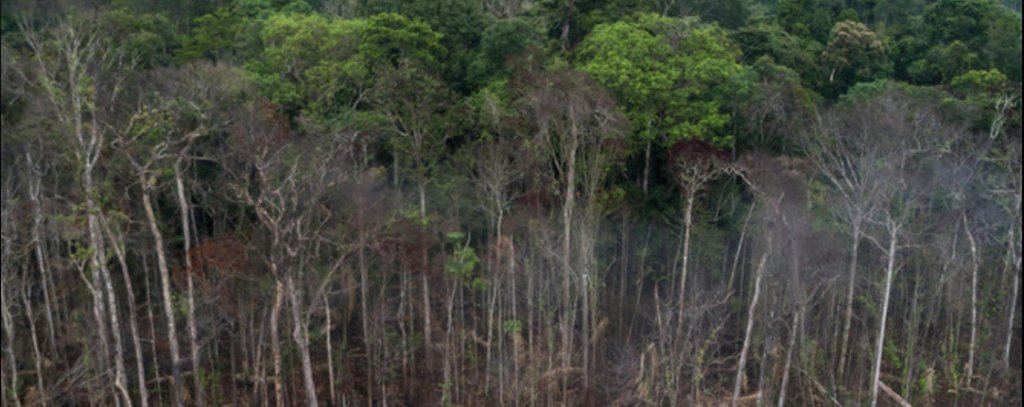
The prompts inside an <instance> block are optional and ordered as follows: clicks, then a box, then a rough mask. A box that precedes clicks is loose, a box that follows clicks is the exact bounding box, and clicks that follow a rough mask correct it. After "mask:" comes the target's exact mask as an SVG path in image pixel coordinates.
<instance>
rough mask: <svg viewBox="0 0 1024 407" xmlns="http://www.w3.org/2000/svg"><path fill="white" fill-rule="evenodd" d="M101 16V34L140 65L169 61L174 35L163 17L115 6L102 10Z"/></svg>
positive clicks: (156, 64) (152, 65)
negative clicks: (104, 11)
mask: <svg viewBox="0 0 1024 407" xmlns="http://www.w3.org/2000/svg"><path fill="white" fill-rule="evenodd" d="M103 20H104V21H103V27H104V35H105V36H107V37H108V41H109V42H110V44H111V46H112V47H113V48H114V49H115V50H116V52H118V53H120V54H122V55H123V56H124V57H126V58H128V59H131V60H133V61H136V62H137V63H138V64H139V65H141V66H142V67H144V68H152V67H157V66H164V65H168V64H170V63H171V61H172V55H173V52H174V50H175V49H176V48H177V46H178V39H177V37H176V36H175V32H174V27H173V26H172V25H171V22H170V21H169V20H168V19H167V17H165V16H163V15H161V14H146V13H141V14H140V13H135V12H132V11H130V10H128V9H126V8H118V9H114V10H111V11H108V12H106V13H104V15H103Z"/></svg>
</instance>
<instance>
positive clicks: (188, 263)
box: [174, 158, 206, 407]
mask: <svg viewBox="0 0 1024 407" xmlns="http://www.w3.org/2000/svg"><path fill="white" fill-rule="evenodd" d="M174 184H175V192H176V195H177V197H178V210H179V211H180V212H181V230H182V232H181V233H182V239H183V241H184V245H185V247H184V248H185V280H186V284H187V285H188V321H187V323H188V344H189V350H190V354H191V355H192V357H191V359H192V386H193V390H192V392H193V393H195V405H196V406H199V407H202V406H204V405H206V402H205V400H204V397H203V383H202V371H201V370H200V366H199V362H200V361H201V360H200V359H199V329H198V327H197V326H196V296H195V282H194V281H193V280H194V279H193V273H194V272H195V270H194V269H193V268H192V253H191V252H192V225H191V222H189V220H190V218H191V216H192V209H191V206H189V204H188V200H187V199H186V198H185V182H184V180H183V179H182V175H181V159H180V158H179V160H178V162H175V163H174Z"/></svg>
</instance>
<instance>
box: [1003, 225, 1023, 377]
mask: <svg viewBox="0 0 1024 407" xmlns="http://www.w3.org/2000/svg"><path fill="white" fill-rule="evenodd" d="M1013 235H1014V233H1013V231H1012V229H1011V232H1010V246H1011V249H1010V250H1011V252H1013V251H1017V250H1016V249H1014V248H1012V247H1013V246H1014V245H1016V244H1018V243H1019V242H1020V241H1019V240H1016V242H1018V243H1014V242H1015V240H1014V236H1013ZM1011 256H1013V257H1014V261H1013V265H1012V266H1011V267H1013V270H1011V273H1013V283H1012V284H1011V285H1012V287H1011V288H1010V290H1011V292H1012V294H1010V304H1009V305H1010V306H1009V307H1008V309H1009V312H1007V314H1008V316H1007V318H1006V319H1007V322H1006V346H1004V347H1003V368H1005V369H1007V370H1009V369H1010V350H1011V348H1012V347H1013V331H1014V330H1013V325H1014V318H1015V317H1016V316H1017V296H1018V295H1019V294H1020V293H1019V292H1018V291H1017V290H1018V289H1019V288H1018V286H1019V285H1020V253H1019V252H1018V253H1013V254H1011Z"/></svg>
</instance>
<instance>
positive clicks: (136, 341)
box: [104, 221, 155, 407]
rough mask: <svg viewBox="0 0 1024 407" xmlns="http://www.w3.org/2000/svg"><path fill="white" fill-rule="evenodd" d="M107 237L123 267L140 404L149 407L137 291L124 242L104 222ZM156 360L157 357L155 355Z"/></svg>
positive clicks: (122, 274)
mask: <svg viewBox="0 0 1024 407" xmlns="http://www.w3.org/2000/svg"><path fill="white" fill-rule="evenodd" d="M104 225H105V226H106V227H105V229H106V231H107V236H108V237H110V244H111V247H112V248H113V249H114V255H115V256H117V261H118V265H119V266H120V267H121V277H122V278H123V279H124V285H125V291H126V292H127V296H128V314H129V316H128V329H129V331H130V332H131V335H132V347H133V348H134V349H135V370H136V372H135V373H136V380H137V381H138V390H139V404H140V405H141V406H142V407H149V391H148V390H147V386H146V365H145V358H144V357H143V355H142V338H140V336H139V326H138V322H137V321H136V319H137V317H138V314H137V311H136V308H135V289H134V288H133V286H132V278H131V275H130V274H129V273H128V261H127V259H126V258H125V248H124V240H123V239H122V238H121V237H120V236H117V235H114V234H113V233H112V232H111V230H110V227H109V225H108V224H107V222H106V221H104ZM154 358H155V355H154Z"/></svg>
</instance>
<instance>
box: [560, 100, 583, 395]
mask: <svg viewBox="0 0 1024 407" xmlns="http://www.w3.org/2000/svg"><path fill="white" fill-rule="evenodd" d="M570 115H571V116H573V117H572V118H571V120H572V126H573V130H572V134H570V135H569V140H566V143H567V144H568V145H567V146H566V147H564V148H565V151H566V153H567V155H566V158H565V179H564V181H563V182H564V185H563V187H564V188H565V189H564V192H565V195H564V197H563V199H564V201H563V203H562V247H561V256H562V259H561V260H562V267H563V269H562V321H561V325H562V326H561V331H562V332H561V334H562V349H561V352H560V353H561V359H562V368H563V369H565V368H568V367H569V361H570V355H571V354H572V349H571V347H572V335H571V332H570V331H571V330H572V324H571V318H570V317H569V314H570V312H571V310H570V308H571V306H572V300H571V296H570V294H571V293H572V291H571V285H570V284H571V282H572V219H573V211H574V210H575V208H576V150H577V149H578V147H579V140H578V138H577V136H578V135H577V134H576V129H575V127H576V121H575V114H574V110H573V109H571V108H570ZM563 387H564V386H563Z"/></svg>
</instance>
